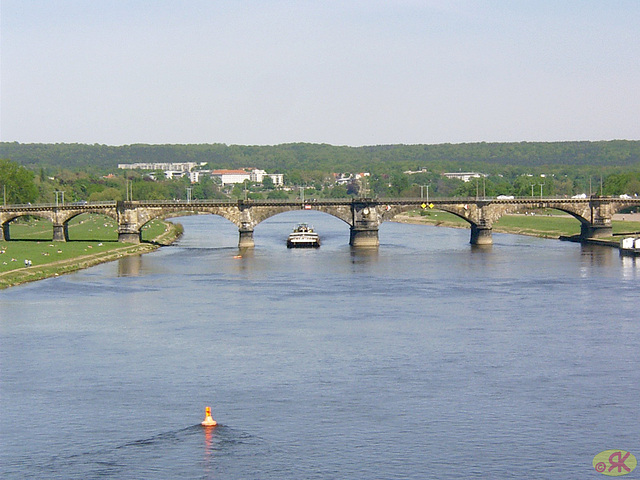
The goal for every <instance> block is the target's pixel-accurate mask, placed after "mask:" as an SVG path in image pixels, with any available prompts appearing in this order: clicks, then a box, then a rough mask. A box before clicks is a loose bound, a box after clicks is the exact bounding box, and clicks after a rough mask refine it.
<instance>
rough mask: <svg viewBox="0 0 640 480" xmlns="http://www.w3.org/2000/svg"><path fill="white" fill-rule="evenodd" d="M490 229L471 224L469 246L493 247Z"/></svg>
mask: <svg viewBox="0 0 640 480" xmlns="http://www.w3.org/2000/svg"><path fill="white" fill-rule="evenodd" d="M491 232H492V229H491V227H485V226H480V225H475V224H473V223H472V224H471V241H470V243H471V245H493V236H492V235H491Z"/></svg>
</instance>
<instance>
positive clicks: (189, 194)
mask: <svg viewBox="0 0 640 480" xmlns="http://www.w3.org/2000/svg"><path fill="white" fill-rule="evenodd" d="M187 203H191V187H187Z"/></svg>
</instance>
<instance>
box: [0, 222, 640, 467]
mask: <svg viewBox="0 0 640 480" xmlns="http://www.w3.org/2000/svg"><path fill="white" fill-rule="evenodd" d="M179 221H180V222H181V223H182V224H183V225H184V226H185V234H184V237H183V238H182V239H181V240H180V241H179V242H178V243H177V244H176V245H174V246H171V247H165V248H162V249H161V250H159V251H157V252H154V253H152V254H148V255H145V256H142V257H131V258H127V259H123V260H120V261H119V262H113V263H109V264H103V265H100V266H97V267H94V268H90V269H87V270H85V271H81V272H78V273H75V274H71V275H65V276H62V277H58V278H52V279H48V280H44V281H40V282H37V283H33V284H28V285H23V286H19V287H14V288H11V289H8V290H5V291H2V292H0V300H1V301H0V328H1V329H0V333H1V335H0V340H1V345H0V347H1V350H0V361H1V375H2V376H1V383H0V388H1V390H0V394H1V397H0V402H1V405H0V406H1V412H2V413H1V415H0V429H1V430H0V432H1V436H2V437H1V441H0V476H1V477H2V478H5V479H21V478H60V479H89V478H117V479H143V478H158V479H174V478H194V479H213V478H218V479H345V478H354V479H355V478H384V479H392V478H398V479H443V478H465V479H475V478H477V479H480V478H482V479H484V478H501V479H505V478H519V479H520V478H546V479H551V478H558V479H560V478H562V479H583V478H593V477H597V476H598V474H597V473H596V472H595V471H594V470H593V467H592V465H591V461H592V458H593V457H594V455H596V454H597V453H598V452H600V451H602V450H606V449H614V448H617V449H623V450H627V451H631V452H632V453H634V454H635V456H636V457H640V426H639V423H638V422H639V419H640V411H639V407H638V405H639V404H640V401H639V399H640V369H639V367H640V362H639V360H640V314H639V310H640V300H639V297H638V285H639V281H640V259H636V260H634V259H632V258H626V257H620V256H619V254H618V252H617V250H615V249H609V248H602V247H589V246H581V245H579V244H575V243H567V242H559V241H555V240H544V239H538V238H532V237H521V236H514V235H501V234H494V245H493V246H491V247H485V248H474V247H472V246H471V245H469V231H468V230H458V229H447V228H438V227H431V226H423V225H405V224H398V223H389V222H387V223H384V224H383V225H382V226H381V229H380V242H381V245H380V248H379V249H377V250H374V251H353V250H352V249H350V247H349V246H348V239H349V232H348V227H347V226H346V225H345V224H344V223H342V222H341V221H340V220H337V219H335V218H333V217H330V216H328V215H323V214H318V213H317V212H292V213H288V214H283V215H278V216H276V217H273V218H271V219H269V220H268V221H266V222H263V223H262V224H260V225H259V226H258V227H257V229H256V232H255V240H256V248H255V249H254V251H253V252H247V253H244V254H243V255H242V257H241V258H237V256H238V254H239V252H238V249H237V248H236V245H237V241H238V233H237V229H236V227H235V226H233V225H232V224H230V223H229V222H227V221H226V220H223V219H221V218H219V217H213V216H196V217H183V218H181V219H179ZM298 221H307V222H309V223H311V224H313V225H314V226H315V227H316V230H317V231H319V233H320V235H321V237H322V240H323V244H322V247H321V248H320V249H317V250H288V249H287V248H286V246H285V241H286V236H287V234H288V232H289V231H290V230H291V229H292V228H293V227H294V226H295V224H296V223H297V222H298ZM205 406H211V407H212V411H213V417H214V418H215V419H216V420H217V421H218V422H219V424H220V425H219V426H218V427H216V428H215V429H211V428H209V429H207V428H203V427H201V426H200V425H199V423H200V421H201V420H202V419H203V417H204V408H205ZM635 474H636V472H634V475H635Z"/></svg>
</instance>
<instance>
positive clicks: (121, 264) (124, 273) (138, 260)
mask: <svg viewBox="0 0 640 480" xmlns="http://www.w3.org/2000/svg"><path fill="white" fill-rule="evenodd" d="M142 261H143V260H142V255H131V256H129V257H123V258H121V259H119V260H118V276H119V277H137V276H138V275H140V271H141V270H142Z"/></svg>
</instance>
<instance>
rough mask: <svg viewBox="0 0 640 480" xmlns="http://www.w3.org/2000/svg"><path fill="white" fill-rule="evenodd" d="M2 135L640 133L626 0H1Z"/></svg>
mask: <svg viewBox="0 0 640 480" xmlns="http://www.w3.org/2000/svg"><path fill="white" fill-rule="evenodd" d="M0 2H1V3H0V5H1V52H0V53H1V59H2V60H1V62H2V63H1V68H2V70H1V92H0V93H1V98H0V102H1V103H0V107H1V124H0V129H1V130H0V139H1V140H2V141H18V142H23V143H29V142H47V143H53V142H78V143H103V144H112V145H122V144H130V143H227V144H251V145H255V144H279V143H288V142H314V143H330V144H333V145H354V146H355V145H375V144H390V143H405V144H411V143H446V142H450V143H461V142H478V141H487V142H493V141H560V140H609V139H621V138H624V139H633V140H638V139H640V1H639V0H620V1H617V0H581V1H575V0H548V1H542V0H531V1H529V0H503V1H498V0H494V1H490V0H486V1H480V0H478V1H472V0H389V1H383V0H336V1H333V0H316V1H307V0H291V1H284V0H261V1H260V0H235V1H233V0H146V1H144V0H126V1H125V0H0Z"/></svg>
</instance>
